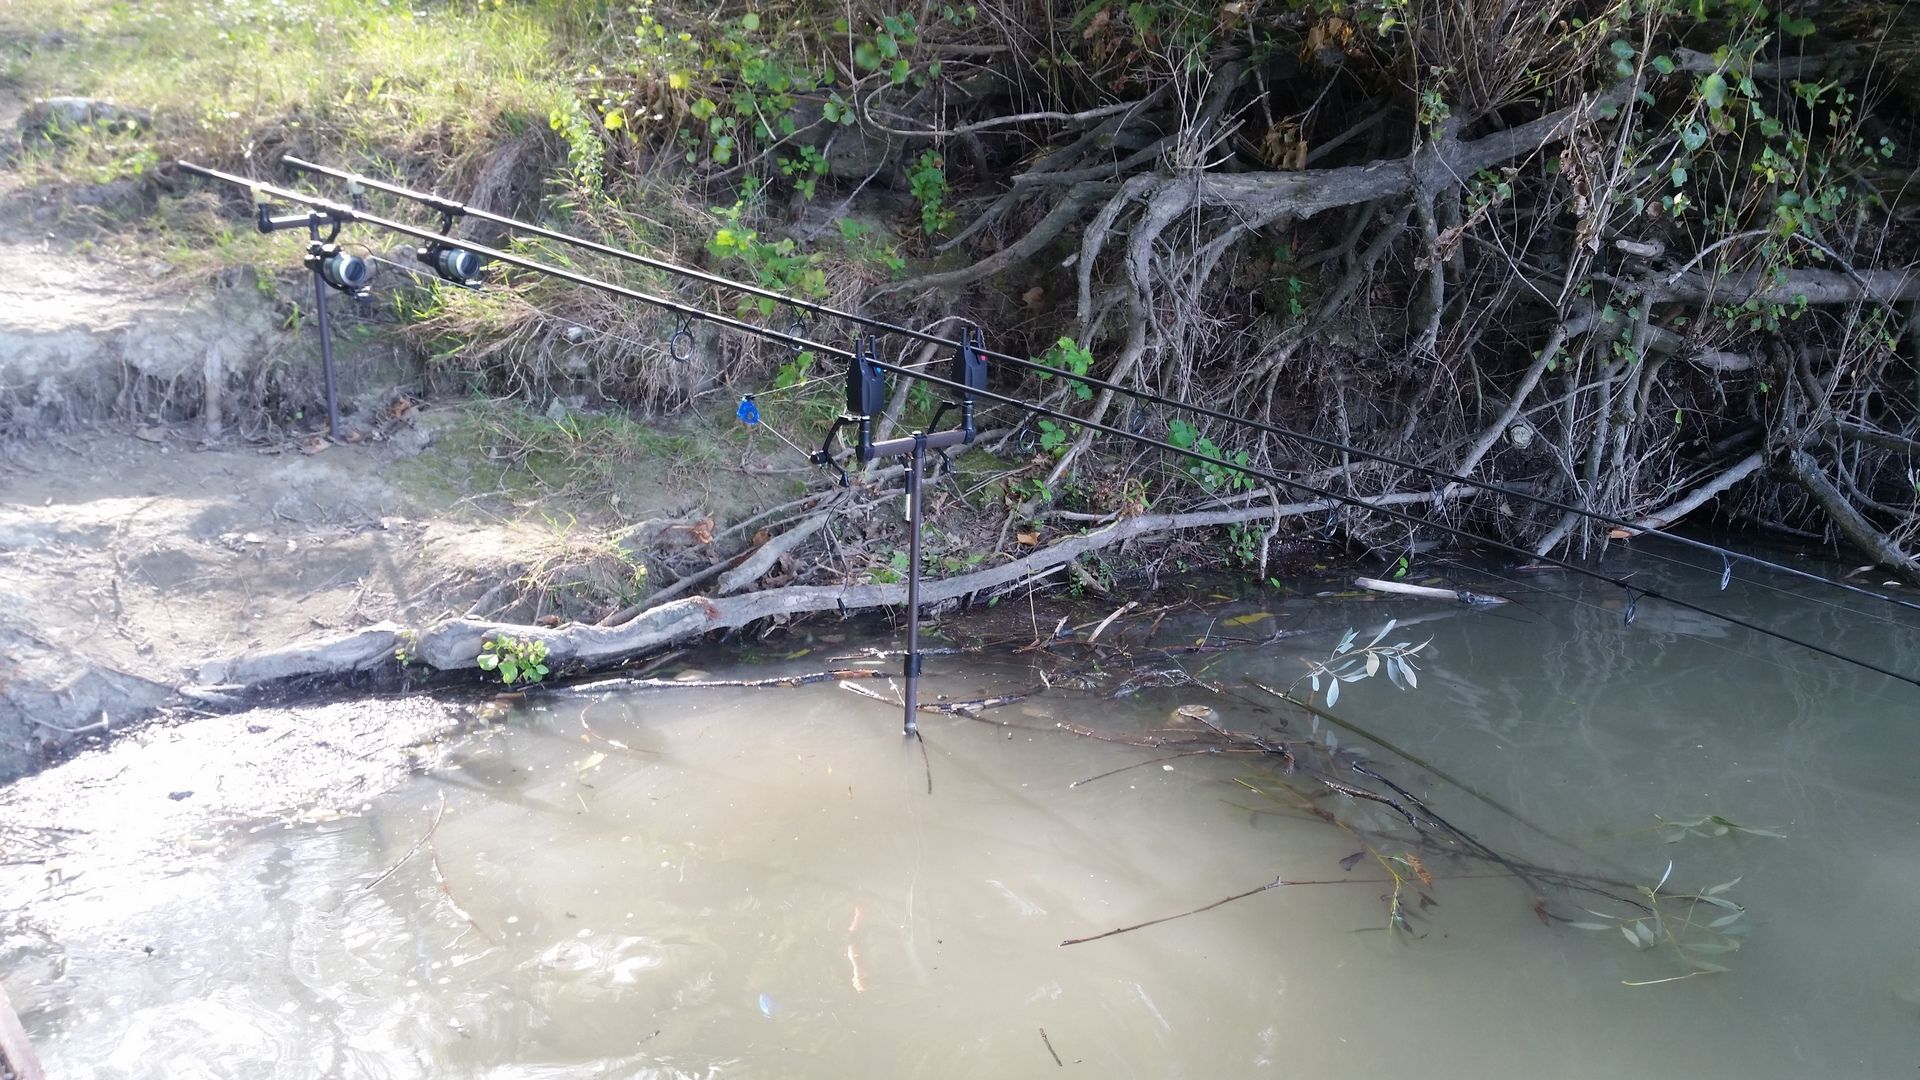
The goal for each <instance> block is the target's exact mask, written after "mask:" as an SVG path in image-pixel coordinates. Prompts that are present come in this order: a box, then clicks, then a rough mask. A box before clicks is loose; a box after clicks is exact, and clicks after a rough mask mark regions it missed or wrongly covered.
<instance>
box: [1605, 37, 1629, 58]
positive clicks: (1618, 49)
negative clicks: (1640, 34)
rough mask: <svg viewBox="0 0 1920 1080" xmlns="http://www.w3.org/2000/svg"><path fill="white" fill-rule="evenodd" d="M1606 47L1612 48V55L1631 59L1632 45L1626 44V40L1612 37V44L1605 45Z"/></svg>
mask: <svg viewBox="0 0 1920 1080" xmlns="http://www.w3.org/2000/svg"><path fill="white" fill-rule="evenodd" d="M1607 48H1609V49H1612V50H1613V55H1615V56H1617V57H1619V58H1620V59H1622V60H1631V59H1633V46H1632V45H1630V44H1628V43H1627V42H1624V41H1621V40H1619V39H1617V38H1616V39H1614V41H1613V43H1612V44H1610V45H1608V46H1607Z"/></svg>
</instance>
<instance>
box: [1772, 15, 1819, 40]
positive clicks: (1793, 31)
mask: <svg viewBox="0 0 1920 1080" xmlns="http://www.w3.org/2000/svg"><path fill="white" fill-rule="evenodd" d="M1780 29H1781V31H1782V32H1783V33H1785V34H1786V35H1787V36H1788V37H1797V38H1801V37H1806V36H1807V35H1808V34H1811V33H1813V20H1812V19H1796V18H1793V17H1791V16H1789V15H1788V14H1787V13H1786V12H1784V11H1783V12H1781V13H1780Z"/></svg>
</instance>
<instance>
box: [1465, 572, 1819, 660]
mask: <svg viewBox="0 0 1920 1080" xmlns="http://www.w3.org/2000/svg"><path fill="white" fill-rule="evenodd" d="M1453 565H1455V566H1458V567H1460V568H1461V569H1464V570H1467V571H1468V572H1470V573H1474V574H1479V575H1482V576H1485V577H1490V578H1493V579H1494V580H1496V581H1503V582H1506V583H1507V584H1509V585H1514V586H1518V587H1519V588H1522V589H1526V590H1528V591H1530V592H1534V593H1538V594H1539V595H1541V596H1544V597H1546V598H1547V599H1549V600H1558V601H1560V602H1562V603H1567V604H1572V605H1574V606H1575V607H1582V608H1586V609H1587V610H1588V611H1592V612H1595V613H1597V614H1600V615H1604V616H1606V617H1607V619H1608V620H1613V619H1618V618H1619V617H1620V612H1618V611H1616V610H1614V609H1612V608H1608V607H1603V606H1601V605H1599V604H1596V603H1594V602H1593V601H1591V600H1588V599H1586V598H1585V597H1581V596H1576V595H1574V594H1573V593H1571V592H1561V591H1558V590H1555V589H1552V588H1549V587H1547V586H1545V585H1537V584H1535V583H1533V582H1531V581H1525V580H1523V579H1520V578H1515V577H1509V576H1507V575H1506V574H1502V573H1500V572H1499V571H1497V570H1490V569H1488V568H1486V567H1484V566H1468V565H1466V564H1463V563H1458V562H1455V563H1453ZM1515 606H1517V607H1519V608H1520V610H1522V611H1525V610H1527V606H1526V605H1515ZM1495 613H1496V614H1497V613H1498V612H1497V610H1496V612H1495ZM1673 632H1674V633H1676V634H1679V636H1682V637H1685V638H1686V639H1687V640H1688V641H1693V642H1698V643H1700V644H1702V645H1706V646H1709V647H1711V648H1715V649H1719V650H1721V651H1722V652H1725V653H1727V654H1729V655H1732V656H1737V657H1740V658H1741V659H1743V660H1748V661H1751V662H1752V663H1755V664H1759V665H1762V666H1767V667H1781V668H1785V669H1787V670H1788V671H1791V672H1793V674H1795V675H1797V676H1799V677H1800V679H1802V680H1803V681H1811V680H1813V679H1814V678H1815V677H1816V676H1815V675H1814V673H1813V672H1812V671H1811V670H1809V669H1808V668H1805V667H1803V666H1801V665H1800V664H1797V663H1794V662H1793V661H1790V660H1784V659H1781V658H1779V657H1774V656H1762V655H1760V654H1759V653H1757V652H1754V651H1753V650H1751V649H1743V648H1741V647H1739V646H1738V645H1735V644H1733V643H1731V642H1726V641H1716V640H1714V639H1713V638H1710V637H1704V636H1702V635H1700V634H1685V633H1680V632H1679V631H1673Z"/></svg>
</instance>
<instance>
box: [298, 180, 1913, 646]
mask: <svg viewBox="0 0 1920 1080" xmlns="http://www.w3.org/2000/svg"><path fill="white" fill-rule="evenodd" d="M280 160H281V163H282V164H284V165H286V166H288V167H289V168H292V169H295V170H298V171H302V172H307V173H312V174H315V175H318V176H325V177H329V178H332V179H335V180H340V181H344V182H345V183H346V184H347V185H348V186H349V190H351V191H354V192H355V194H356V196H357V194H358V189H360V188H363V187H364V188H370V189H372V190H375V191H381V192H385V193H386V194H389V195H394V196H397V197H400V198H403V199H408V200H411V201H413V202H417V203H420V204H421V205H423V206H426V207H428V208H429V209H432V210H434V211H436V212H438V213H440V214H441V215H442V224H443V226H444V227H443V228H442V230H441V231H442V232H445V233H451V232H452V231H453V228H452V225H453V222H454V220H456V219H457V218H461V217H472V218H477V219H479V220H481V221H490V222H493V223H494V224H496V225H501V226H504V227H506V228H509V229H512V230H514V231H516V232H522V233H526V234H528V235H531V236H539V237H542V238H545V239H548V240H554V241H557V242H560V243H563V244H570V245H573V246H574V247H578V248H581V249H582V250H586V251H593V252H597V253H599V254H602V255H606V256H608V257H610V258H614V259H619V260H621V261H623V262H630V263H634V264H636V265H639V266H645V267H649V268H651V269H655V270H660V271H663V272H666V273H670V274H675V275H678V276H680V277H684V278H687V279H689V280H692V281H699V282H703V283H705V284H709V285H714V286H718V287H720V288H724V289H729V290H732V291H735V292H743V293H746V294H748V295H751V296H757V297H760V298H762V299H767V300H773V301H776V302H778V303H780V304H784V305H786V306H788V307H791V308H794V309H796V310H799V311H805V312H808V313H809V314H812V315H815V316H821V317H825V318H832V319H840V320H843V321H846V322H849V323H853V324H854V325H857V326H864V327H866V328H868V329H870V330H877V331H880V332H883V333H888V334H897V335H900V336H902V337H906V338H910V339H912V340H915V341H919V342H922V343H924V344H928V345H942V346H946V347H948V348H955V349H957V348H960V347H961V344H962V343H961V342H959V341H954V340H952V339H949V338H944V337H941V336H939V335H937V334H931V333H928V332H926V331H924V330H916V329H914V328H912V327H909V326H903V325H900V324H898V323H894V322H889V321H887V320H885V319H876V318H873V317H871V316H867V315H860V314H856V313H854V312H849V311H842V310H839V309H837V308H833V307H829V306H827V305H825V304H820V303H815V302H814V301H811V300H807V299H804V298H802V297H797V296H792V295H789V294H786V293H782V292H778V291H776V290H773V289H768V288H764V287H762V286H759V285H754V284H751V283H749V282H744V281H737V280H734V279H732V278H728V277H725V276H722V275H720V274H714V273H710V272H708V271H705V270H699V269H695V268H693V267H688V266H681V265H679V264H678V263H674V262H669V261H667V260H665V259H657V258H653V257H650V256H647V255H642V254H639V253H638V252H633V251H628V250H625V249H623V248H617V247H613V246H612V245H609V244H602V243H598V242H596V241H593V240H588V239H586V238H585V237H580V236H574V235H572V234H570V233H565V232H561V231H559V230H557V229H549V228H546V227H545V226H541V225H536V224H533V223H532V222H527V221H521V220H519V219H517V218H512V217H507V216H505V215H503V214H495V213H492V212H491V211H487V210H483V209H480V208H479V207H475V206H469V205H467V204H465V203H461V202H458V201H456V200H453V199H448V198H446V197H444V196H441V195H436V194H434V193H432V192H425V191H416V190H414V189H412V188H408V187H404V186H402V185H399V184H394V183H390V182H388V181H385V180H380V179H377V178H374V177H370V176H365V175H362V174H360V173H353V172H348V171H346V170H344V169H336V168H333V167H331V166H327V165H321V164H318V163H316V162H312V161H307V160H305V159H303V158H297V157H294V156H292V155H287V156H284V157H282V158H281V159H280ZM443 276H444V275H443ZM978 351H979V353H980V355H981V356H983V357H985V358H987V359H990V360H998V361H1002V362H1005V363H1009V364H1013V365H1014V366H1016V367H1019V368H1022V369H1025V370H1028V371H1032V372H1036V373H1039V374H1043V375H1051V376H1058V377H1060V378H1062V379H1066V380H1070V381H1073V382H1077V383H1079V384H1081V385H1083V386H1088V387H1094V388H1097V389H1100V390H1106V391H1109V392H1112V393H1118V394H1123V395H1126V396H1128V397H1130V398H1132V399H1134V400H1136V401H1143V402H1146V403H1148V404H1152V405H1159V406H1161V407H1164V408H1171V409H1178V410H1181V411H1183V412H1187V413H1191V414H1193V415H1196V416H1204V417H1207V418H1208V419H1211V420H1217V421H1220V422H1223V423H1228V424H1234V425H1238V426H1241V427H1245V428H1251V429H1253V430H1256V431H1262V432H1265V433H1267V434H1270V435H1274V436H1278V437H1280V438H1286V439H1294V440H1297V441H1299V442H1303V443H1306V444H1307V445H1309V446H1317V447H1320V448H1321V449H1324V450H1332V451H1336V452H1338V453H1342V454H1349V455H1352V456H1354V457H1359V458H1365V459H1367V460H1369V461H1377V462H1380V463H1381V464H1385V465H1390V466H1393V467H1394V468H1399V469H1406V470H1409V471H1411V472H1416V473H1419V474H1421V475H1423V476H1427V477H1430V478H1432V479H1435V480H1441V481H1444V482H1446V483H1451V484H1465V485H1467V486H1469V487H1474V488H1478V489H1480V490H1482V491H1487V492H1491V493H1493V494H1496V495H1503V496H1506V497H1508V498H1513V499H1523V500H1526V501H1528V502H1531V503H1533V504H1535V505H1538V506H1541V507H1544V508H1546V509H1549V510H1557V511H1559V512H1561V513H1566V514H1573V515H1576V516H1578V517H1582V518H1586V519H1587V520H1590V521H1594V522H1597V523H1599V524H1603V525H1607V526H1609V527H1611V528H1615V529H1623V530H1626V531H1627V532H1629V533H1630V534H1632V536H1643V535H1651V536H1658V537H1661V538H1663V539H1666V540H1669V541H1672V542H1673V543H1676V544H1681V545H1684V546H1686V547H1690V548H1693V549H1695V550H1698V551H1705V552H1708V553H1711V554H1714V555H1718V556H1719V557H1720V561H1721V566H1722V570H1723V572H1722V574H1721V577H1720V588H1721V589H1722V590H1725V589H1726V587H1727V585H1728V584H1729V582H1730V581H1731V579H1732V564H1733V562H1734V561H1735V560H1738V561H1740V562H1744V563H1747V564H1749V565H1751V566H1757V567H1760V568H1762V569H1765V570H1770V571H1773V572H1775V573H1779V574H1786V575H1788V576H1790V577H1796V578H1799V579H1801V580H1803V581H1811V582H1815V583H1817V584H1821V585H1826V586H1829V587H1831V588H1835V589H1841V590H1844V591H1846V592H1850V593H1855V594H1858V595H1860V596H1866V597H1871V598H1873V599H1875V600H1880V601H1883V602H1885V603H1889V604H1894V605H1897V606H1899V607H1903V608H1907V609H1909V610H1912V611H1920V602H1915V601H1912V600H1907V599H1905V598H1902V597H1898V596H1892V595H1889V594H1887V593H1883V592H1879V591H1877V590H1874V589H1868V588H1864V587H1862V586H1859V585H1855V584H1853V583H1852V582H1847V581H1840V580H1837V579H1834V578H1829V577H1826V576H1824V575H1822V574H1816V573H1814V572H1812V571H1810V570H1803V569H1801V568H1800V567H1797V566H1790V565H1788V564H1786V563H1781V562H1775V561H1774V560H1771V559H1766V558H1762V557H1761V556H1758V555H1752V554H1749V553H1746V552H1742V551H1736V550H1734V549H1732V548H1728V547H1723V546H1721V545H1719V544H1714V543H1711V542H1708V541H1705V540H1698V539H1695V538H1693V537H1690V536H1684V535H1681V534H1679V533H1671V532H1667V531H1666V530H1665V529H1664V528H1662V527H1655V526H1648V525H1647V524H1645V523H1643V522H1633V521H1629V520H1627V519H1625V518H1621V517H1616V516H1614V515H1611V514H1606V513H1602V512H1600V511H1596V510H1591V509H1588V508H1585V507H1580V506H1576V505H1574V504H1572V503H1568V502H1564V501H1561V500H1558V499H1554V498H1551V497H1548V496H1545V495H1540V494H1536V493H1534V492H1530V491H1526V490H1523V489H1520V488H1515V487H1509V486H1507V485H1505V484H1500V483H1496V482H1493V481H1490V480H1476V479H1473V478H1472V477H1469V476H1465V475H1462V474H1459V473H1451V472H1447V471H1446V470H1444V469H1437V468H1434V467H1432V466H1429V465H1422V464H1420V463H1418V462H1414V461H1408V460H1406V459H1404V458H1399V457H1395V456H1393V455H1391V454H1385V453H1381V452H1379V451H1375V450H1366V449H1362V448H1361V447H1357V446H1349V445H1347V444H1345V443H1341V442H1338V441H1336V440H1333V439H1327V438H1323V437H1321V436H1318V435H1312V434H1309V433H1307V432H1303V431H1295V430H1292V429H1290V428H1286V427H1282V426H1280V425H1277V424H1271V423H1267V422H1265V421H1261V420H1255V419H1253V418H1252V417H1246V416H1239V415H1236V414H1233V413H1229V412H1226V411H1224V410H1220V409H1215V408H1211V407H1209V406H1206V405H1198V404H1194V403H1192V402H1188V401H1181V400H1179V399H1178V398H1172V397H1168V396H1166V395H1163V394H1158V393H1155V392H1153V391H1151V390H1144V389H1140V388H1137V387H1130V386H1124V385H1122V384H1120V383H1116V382H1112V381H1110V380H1107V379H1101V378H1098V377H1096V376H1093V375H1082V374H1077V373H1075V372H1072V371H1069V370H1067V369H1065V368H1059V367H1054V366H1052V365H1050V364H1045V363H1041V362H1040V361H1037V360H1033V359H1031V358H1028V357H1021V356H1015V355H1013V354H1011V353H1003V352H998V351H995V350H993V349H988V348H985V347H984V346H982V347H980V348H979V350H978ZM1630 538H1631V537H1630Z"/></svg>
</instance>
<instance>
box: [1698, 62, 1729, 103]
mask: <svg viewBox="0 0 1920 1080" xmlns="http://www.w3.org/2000/svg"><path fill="white" fill-rule="evenodd" d="M1700 99H1701V100H1702V101H1705V102H1706V103H1707V108H1709V109H1720V108H1725V107H1726V104H1727V80H1726V78H1725V77H1724V76H1722V75H1721V74H1720V73H1719V72H1717V71H1716V72H1714V73H1713V74H1711V75H1708V76H1707V77H1706V78H1704V79H1701V80H1700Z"/></svg>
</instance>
